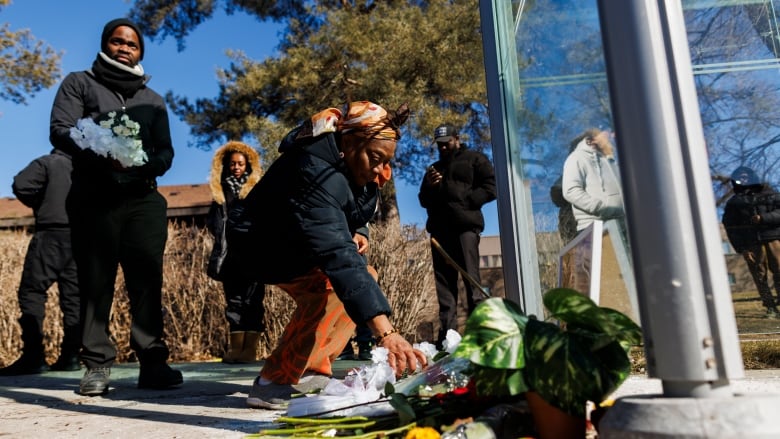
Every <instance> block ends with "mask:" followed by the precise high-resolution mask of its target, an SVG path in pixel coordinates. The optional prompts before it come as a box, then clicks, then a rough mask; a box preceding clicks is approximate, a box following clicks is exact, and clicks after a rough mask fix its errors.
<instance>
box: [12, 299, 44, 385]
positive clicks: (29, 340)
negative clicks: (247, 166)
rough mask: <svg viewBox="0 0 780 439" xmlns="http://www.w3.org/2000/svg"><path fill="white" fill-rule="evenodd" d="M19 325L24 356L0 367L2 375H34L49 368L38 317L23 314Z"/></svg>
mask: <svg viewBox="0 0 780 439" xmlns="http://www.w3.org/2000/svg"><path fill="white" fill-rule="evenodd" d="M19 325H20V326H21V327H22V344H23V346H22V356H21V357H19V359H18V360H16V361H14V362H13V364H11V365H10V366H7V367H4V368H2V369H0V376H14V375H34V374H39V373H41V372H46V371H47V370H49V367H48V366H47V365H46V360H45V359H44V355H43V331H42V329H41V324H39V323H38V319H36V318H35V317H34V316H32V315H29V314H26V315H25V314H22V317H21V318H19Z"/></svg>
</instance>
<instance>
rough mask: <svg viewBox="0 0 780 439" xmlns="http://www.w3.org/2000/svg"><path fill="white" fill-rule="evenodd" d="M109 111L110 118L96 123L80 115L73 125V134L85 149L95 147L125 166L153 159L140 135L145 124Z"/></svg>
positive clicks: (73, 137) (136, 164)
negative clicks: (81, 117) (148, 154)
mask: <svg viewBox="0 0 780 439" xmlns="http://www.w3.org/2000/svg"><path fill="white" fill-rule="evenodd" d="M116 115H117V113H116V112H115V111H112V112H110V113H108V119H106V120H103V121H100V123H95V121H94V120H92V119H90V118H84V119H79V121H78V122H76V126H75V127H72V128H71V129H70V138H71V139H73V141H74V142H76V145H78V146H79V148H81V149H91V150H92V151H94V152H95V154H97V155H99V156H102V157H108V158H112V159H114V160H116V161H117V162H119V164H120V165H122V167H125V168H130V167H132V166H141V165H143V164H144V163H146V162H147V160H149V158H148V157H147V155H146V151H144V149H143V143H142V142H141V139H140V138H139V136H138V133H139V132H140V131H141V125H140V124H138V122H135V121H133V120H132V119H130V116H128V115H127V114H124V113H123V114H122V115H121V116H120V117H119V120H117V119H116Z"/></svg>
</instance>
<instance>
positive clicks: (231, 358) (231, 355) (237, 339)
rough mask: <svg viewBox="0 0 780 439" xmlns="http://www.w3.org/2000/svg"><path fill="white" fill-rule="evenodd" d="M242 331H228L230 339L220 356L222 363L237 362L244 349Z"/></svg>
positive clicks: (243, 334)
mask: <svg viewBox="0 0 780 439" xmlns="http://www.w3.org/2000/svg"><path fill="white" fill-rule="evenodd" d="M245 334H246V332H244V331H232V332H231V333H230V341H229V342H228V351H227V352H226V353H225V356H224V357H223V358H222V362H223V363H228V364H234V363H238V362H239V361H238V358H239V357H240V356H241V353H242V350H243V349H244V336H245Z"/></svg>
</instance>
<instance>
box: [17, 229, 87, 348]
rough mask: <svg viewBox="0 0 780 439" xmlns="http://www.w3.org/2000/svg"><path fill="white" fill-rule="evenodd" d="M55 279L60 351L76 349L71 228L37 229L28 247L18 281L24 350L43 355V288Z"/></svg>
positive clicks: (76, 298)
mask: <svg viewBox="0 0 780 439" xmlns="http://www.w3.org/2000/svg"><path fill="white" fill-rule="evenodd" d="M54 282H57V289H58V290H59V297H60V310H62V320H63V322H62V323H63V327H64V333H65V334H64V340H63V346H62V347H63V350H64V351H65V350H67V351H68V353H75V352H77V351H78V347H79V345H80V334H79V332H80V328H79V288H78V281H77V274H76V262H75V261H74V259H73V253H72V251H71V240H70V229H67V228H57V229H42V228H39V229H38V230H37V231H36V232H35V234H34V235H33V237H32V239H31V240H30V244H29V246H28V247H27V255H26V256H25V258H24V271H23V272H22V280H21V282H20V284H19V308H20V309H21V311H22V316H21V317H20V319H19V323H20V325H21V327H22V340H23V341H24V348H23V349H24V352H25V354H27V355H34V356H40V357H41V359H42V358H43V319H44V317H45V310H46V298H47V296H46V291H47V290H48V289H49V288H50V287H51V286H52V285H53V284H54Z"/></svg>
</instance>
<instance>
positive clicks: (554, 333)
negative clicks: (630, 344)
mask: <svg viewBox="0 0 780 439" xmlns="http://www.w3.org/2000/svg"><path fill="white" fill-rule="evenodd" d="M603 340H604V338H603V337H602V336H601V334H594V333H587V332H584V331H578V332H570V331H564V330H562V329H561V328H559V327H558V326H556V325H554V324H552V323H549V322H538V321H530V322H529V323H528V326H527V327H526V361H527V364H526V368H525V369H524V374H525V378H526V382H527V383H528V385H529V387H531V388H532V389H533V390H535V391H536V392H537V393H539V395H540V396H541V397H542V398H543V399H544V400H545V401H547V402H549V403H550V404H552V405H554V406H556V407H558V408H560V409H561V410H563V411H565V412H567V413H569V414H572V415H575V416H584V415H585V403H586V401H588V400H591V401H596V402H601V401H603V400H604V398H605V397H606V396H608V395H609V394H610V393H612V392H613V391H614V390H615V389H617V387H618V386H619V385H620V383H622V382H623V380H625V378H626V377H627V376H628V374H629V373H630V371H631V364H630V361H629V359H628V355H627V354H626V352H625V351H624V350H623V348H622V346H621V345H620V343H618V342H617V341H615V340H613V341H612V342H610V343H607V344H605V345H604V346H602V347H601V348H600V349H594V345H595V344H596V343H602V342H603Z"/></svg>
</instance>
